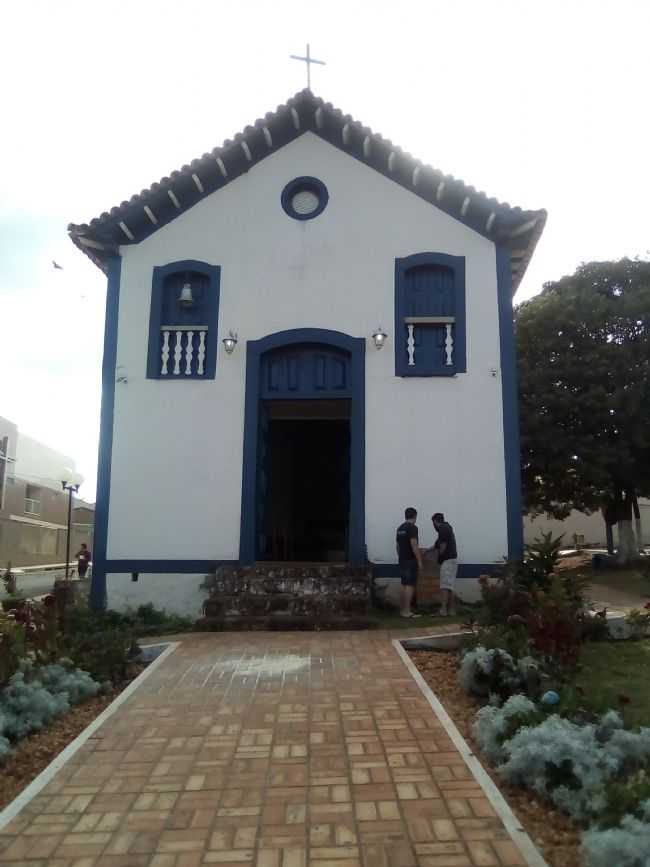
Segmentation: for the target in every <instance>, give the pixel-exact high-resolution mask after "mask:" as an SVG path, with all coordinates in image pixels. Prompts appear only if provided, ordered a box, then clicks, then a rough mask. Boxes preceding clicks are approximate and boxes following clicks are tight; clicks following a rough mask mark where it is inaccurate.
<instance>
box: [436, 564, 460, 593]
mask: <svg viewBox="0 0 650 867" xmlns="http://www.w3.org/2000/svg"><path fill="white" fill-rule="evenodd" d="M457 574H458V560H445V562H444V563H441V564H440V589H441V590H453V589H454V587H455V586H456V575H457Z"/></svg>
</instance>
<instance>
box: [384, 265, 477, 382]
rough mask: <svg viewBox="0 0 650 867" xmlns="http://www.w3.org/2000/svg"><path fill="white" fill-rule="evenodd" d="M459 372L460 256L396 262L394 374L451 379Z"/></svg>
mask: <svg viewBox="0 0 650 867" xmlns="http://www.w3.org/2000/svg"><path fill="white" fill-rule="evenodd" d="M409 326H410V328H409ZM410 333H412V339H413V345H412V346H411V345H410V344H409V336H410ZM448 341H449V346H448V345H447V344H448ZM465 370H466V361H465V260H464V258H462V257H459V256H448V255H445V254H442V253H418V254H416V255H414V256H408V257H407V258H405V259H397V260H396V263H395V375H396V376H453V375H455V374H456V373H463V372H465Z"/></svg>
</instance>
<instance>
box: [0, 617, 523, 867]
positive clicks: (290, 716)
mask: <svg viewBox="0 0 650 867" xmlns="http://www.w3.org/2000/svg"><path fill="white" fill-rule="evenodd" d="M524 863H525V862H524V861H523V859H522V857H521V855H520V854H519V850H518V849H517V848H516V847H515V845H514V843H513V842H512V841H511V839H510V837H509V836H508V832H507V831H506V830H505V828H504V826H503V825H502V823H501V820H500V819H498V818H497V817H496V814H495V812H494V810H493V808H492V806H491V804H490V802H489V801H488V799H487V797H486V795H485V793H484V792H483V790H482V789H481V787H480V786H479V785H478V783H477V782H476V781H475V780H474V778H473V777H472V775H471V772H470V771H469V769H468V767H467V766H466V764H465V763H464V761H463V759H462V757H461V756H460V754H459V753H458V752H457V750H456V749H455V747H454V745H453V744H452V741H451V740H450V738H449V736H448V735H447V733H446V732H445V730H444V729H443V727H442V725H441V723H440V722H439V721H438V719H437V717H436V716H435V715H434V713H433V711H432V710H431V707H430V705H429V704H428V703H427V701H426V700H425V698H424V697H423V694H422V693H421V691H420V689H419V688H418V686H417V684H416V683H415V681H414V680H413V678H412V677H411V675H410V673H409V672H408V670H407V668H406V667H405V665H404V663H403V662H402V660H401V659H400V657H399V656H398V654H397V652H396V650H395V648H394V647H393V645H392V644H391V642H390V637H389V635H388V634H387V633H385V632H384V633H379V632H372V633H371V632H357V633H313V634H307V633H300V634H286V633H285V634H275V633H237V634H228V635H213V634H212V635H196V636H191V637H189V638H185V639H184V640H183V643H182V644H181V646H180V647H178V648H177V649H176V651H175V652H173V653H172V654H171V655H170V656H169V657H167V659H165V660H164V661H163V663H162V665H160V667H159V668H157V669H156V670H155V671H154V672H152V673H151V676H150V677H149V678H148V679H147V680H146V681H145V682H144V683H143V684H142V686H141V687H140V688H139V689H138V690H137V691H136V692H135V693H134V694H133V696H132V697H131V698H130V699H129V700H128V701H127V702H126V703H125V704H124V705H123V706H122V707H121V708H120V709H119V710H118V711H117V712H116V714H115V715H114V716H113V717H112V718H111V719H110V720H108V721H107V722H106V723H105V724H104V725H103V726H102V727H101V728H100V729H99V730H98V731H97V732H96V733H95V735H94V736H93V737H92V738H91V739H90V740H89V741H88V742H87V743H86V744H85V745H84V746H83V747H82V748H81V750H79V752H77V753H76V754H75V755H74V756H73V758H72V759H71V761H70V762H69V763H68V764H66V765H65V766H64V767H63V768H62V769H61V770H60V771H59V772H58V774H57V775H56V777H55V778H54V779H53V780H52V782H50V783H49V784H48V786H47V787H46V788H45V789H44V790H43V791H42V793H41V794H40V795H38V796H37V797H36V798H35V799H34V800H33V801H32V802H31V803H30V804H28V805H27V806H26V807H25V809H24V810H23V811H22V813H20V814H19V815H18V817H17V818H16V819H14V820H13V822H12V823H10V825H8V826H7V827H6V828H5V829H4V831H3V832H0V864H2V865H7V867H201V865H208V864H217V865H221V867H245V865H251V867H306V865H310V867H416V865H417V867H419V865H421V867H506V865H507V867H514V865H523V864H524Z"/></svg>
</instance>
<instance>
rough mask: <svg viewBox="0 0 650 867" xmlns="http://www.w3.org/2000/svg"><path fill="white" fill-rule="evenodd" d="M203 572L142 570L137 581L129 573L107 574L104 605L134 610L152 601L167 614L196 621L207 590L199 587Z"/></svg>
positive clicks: (201, 611)
mask: <svg viewBox="0 0 650 867" xmlns="http://www.w3.org/2000/svg"><path fill="white" fill-rule="evenodd" d="M204 581H205V575H174V574H155V573H148V574H144V573H141V574H140V575H138V578H137V581H134V580H133V577H132V576H131V575H130V574H124V573H119V574H118V573H116V574H111V573H109V574H108V575H107V576H106V594H107V606H108V608H112V609H113V610H114V611H125V610H127V609H134V610H135V609H136V608H138V607H139V606H140V605H146V604H147V603H149V602H153V604H154V605H155V606H156V608H160V609H163V610H165V611H167V612H168V613H170V614H179V615H180V616H181V617H190V618H191V619H193V620H196V619H197V618H198V617H200V616H201V615H202V613H203V602H204V600H205V599H207V598H208V593H207V590H201V584H203V582H204Z"/></svg>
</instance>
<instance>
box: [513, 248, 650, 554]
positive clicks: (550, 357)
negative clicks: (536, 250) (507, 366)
mask: <svg viewBox="0 0 650 867" xmlns="http://www.w3.org/2000/svg"><path fill="white" fill-rule="evenodd" d="M515 326H516V334H517V346H518V368H519V389H520V418H521V457H522V484H523V491H524V505H525V509H526V511H528V512H537V513H539V512H547V513H548V514H549V515H551V516H553V517H555V518H564V517H566V516H567V515H568V514H569V512H570V511H571V509H579V510H581V511H586V512H592V511H595V510H597V509H599V508H600V509H603V513H604V515H605V518H606V520H607V521H608V522H609V523H614V522H617V523H618V526H619V558H620V560H621V561H622V562H627V561H629V559H630V558H631V557H632V556H634V554H635V551H634V548H635V542H634V531H633V529H632V516H633V514H635V510H636V514H635V517H637V518H638V507H637V506H636V498H637V497H638V496H648V495H650V262H645V261H639V260H631V259H621V260H620V261H618V262H589V263H587V264H583V265H581V266H580V267H579V268H578V270H577V271H576V273H575V274H573V275H571V276H569V277H563V278H562V279H561V280H558V281H557V282H554V283H546V284H545V286H544V289H543V291H542V292H541V293H540V294H539V295H538V296H536V297H535V298H532V299H531V300H529V301H525V302H524V303H523V304H520V305H519V306H518V307H517V308H516V309H515ZM638 526H639V525H638V524H637V530H638ZM640 542H641V540H640V539H639V543H640Z"/></svg>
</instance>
